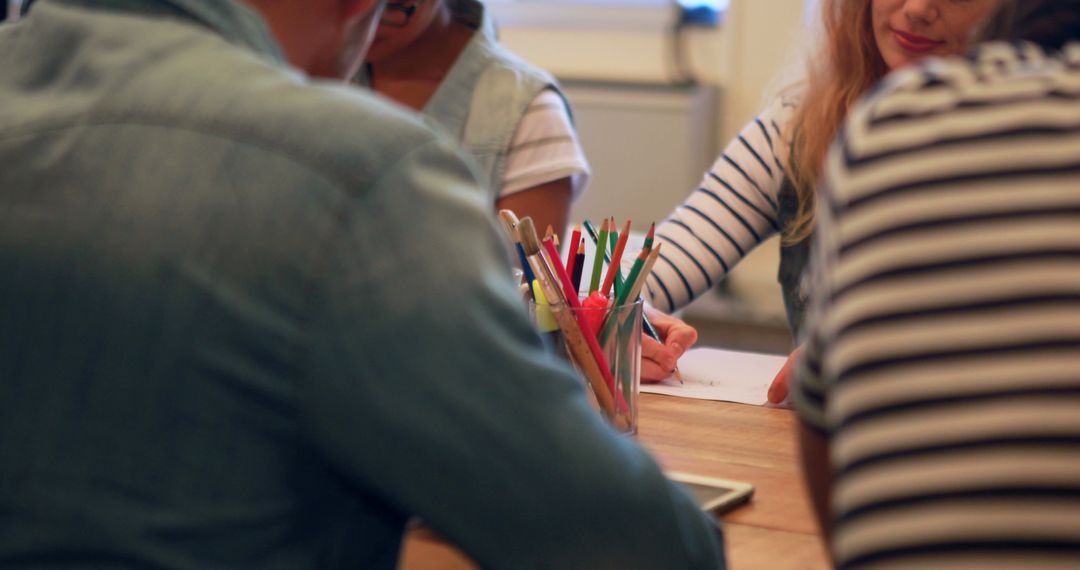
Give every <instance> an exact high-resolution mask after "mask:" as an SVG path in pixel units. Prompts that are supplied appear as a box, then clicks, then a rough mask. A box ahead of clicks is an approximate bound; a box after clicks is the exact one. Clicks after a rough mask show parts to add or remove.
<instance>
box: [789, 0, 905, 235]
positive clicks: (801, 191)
mask: <svg viewBox="0 0 1080 570" xmlns="http://www.w3.org/2000/svg"><path fill="white" fill-rule="evenodd" d="M871 4H872V3H871V2H870V0H821V16H822V20H823V30H822V31H823V36H822V38H821V46H820V47H819V48H818V49H817V50H816V53H815V54H814V55H813V56H811V59H810V61H809V64H808V70H807V79H806V84H805V85H806V87H805V90H804V91H803V95H802V101H801V103H800V104H799V108H798V110H797V111H796V112H795V116H794V118H793V119H792V122H791V124H792V125H793V126H794V127H793V128H794V130H793V132H792V137H791V150H790V152H789V154H788V157H787V162H788V164H787V166H788V173H789V175H790V176H791V181H792V183H793V184H794V186H795V194H796V197H797V200H798V204H799V209H798V212H797V213H796V215H795V218H794V220H792V222H791V223H790V224H789V225H788V227H786V228H784V237H783V239H784V243H785V244H789V245H790V244H795V243H798V242H800V241H802V240H804V239H806V238H807V237H809V235H810V233H811V232H813V230H814V219H815V212H814V210H815V208H814V207H815V202H816V188H817V185H818V183H819V181H820V179H821V174H822V170H823V169H824V165H825V155H826V154H827V153H828V151H829V146H830V145H831V144H832V141H833V138H834V137H835V136H836V133H837V131H838V130H839V129H840V125H841V123H843V121H844V118H845V117H846V116H847V114H848V110H849V109H851V107H852V106H853V105H854V104H855V102H856V101H857V100H858V99H859V97H861V96H862V95H863V94H864V93H866V92H867V90H869V89H870V88H871V87H872V86H873V85H874V84H875V83H877V82H878V81H879V80H880V79H881V78H882V77H884V76H885V74H886V73H887V72H888V67H887V66H886V65H885V60H884V59H883V58H882V56H881V52H880V51H879V50H878V47H877V42H876V41H875V40H874V29H873V22H872V16H871Z"/></svg>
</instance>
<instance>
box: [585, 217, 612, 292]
mask: <svg viewBox="0 0 1080 570" xmlns="http://www.w3.org/2000/svg"><path fill="white" fill-rule="evenodd" d="M607 234H608V221H607V219H604V221H603V222H602V223H601V224H600V237H599V239H597V240H596V255H595V256H594V257H593V266H592V280H591V281H589V293H590V294H592V292H593V291H596V290H597V289H599V288H600V272H601V270H603V268H604V257H606V256H607V245H606V244H607Z"/></svg>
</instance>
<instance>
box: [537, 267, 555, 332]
mask: <svg viewBox="0 0 1080 570" xmlns="http://www.w3.org/2000/svg"><path fill="white" fill-rule="evenodd" d="M532 288H533V297H534V298H535V299H536V328H537V329H539V330H540V332H542V333H549V332H555V331H557V330H559V322H558V321H556V320H555V315H553V314H551V309H550V308H548V302H547V298H546V297H544V291H543V290H542V289H541V288H540V282H539V281H537V280H536V279H533V282H532Z"/></svg>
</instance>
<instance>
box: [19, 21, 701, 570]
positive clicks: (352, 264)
mask: <svg viewBox="0 0 1080 570" xmlns="http://www.w3.org/2000/svg"><path fill="white" fill-rule="evenodd" d="M0 69H2V70H3V72H2V73H0V164H2V167H0V567H5V568H8V567H17V568H43V567H53V568H56V567H62V568H191V569H195V568H198V569H216V568H230V569H232V568H259V569H273V568H283V569H284V568H288V569H297V568H349V569H360V568H392V567H394V565H395V561H396V557H397V553H398V549H399V546H400V540H401V534H402V529H403V526H404V523H405V521H406V519H407V518H408V517H410V516H413V515H418V516H420V517H422V518H424V519H425V520H426V521H428V523H429V524H430V525H431V526H433V527H434V528H436V529H438V530H439V531H441V532H442V533H443V534H444V535H445V536H447V537H448V539H449V540H451V541H452V542H454V543H456V544H458V545H460V546H461V547H462V548H464V549H465V551H466V552H468V553H469V554H470V555H471V556H473V557H474V558H475V559H476V560H477V561H478V562H479V563H480V564H481V565H483V566H485V567H491V568H510V567H513V568H528V567H551V568H598V567H618V568H635V567H636V568H716V567H721V566H722V565H723V561H722V552H721V544H720V540H719V536H718V534H717V533H716V530H715V528H714V526H713V525H712V523H711V522H710V521H709V520H708V519H707V518H706V517H705V516H704V515H702V514H701V513H700V512H699V511H698V510H697V508H696V507H695V505H694V504H693V502H692V501H691V499H690V498H689V497H688V496H687V495H685V494H684V493H683V492H681V491H679V490H678V489H676V488H674V487H672V486H671V485H669V484H668V483H667V482H666V481H665V480H664V479H663V476H662V474H661V472H660V470H659V468H658V466H657V465H656V463H655V462H654V461H653V460H652V459H651V458H650V457H649V456H648V455H647V454H646V453H644V452H643V451H642V450H641V448H640V447H639V446H638V445H637V444H635V443H634V442H633V441H632V440H630V439H627V438H625V437H621V436H618V435H616V434H615V433H613V432H612V431H611V430H610V429H608V428H607V426H606V425H605V424H604V423H603V422H602V420H601V419H600V418H599V416H598V415H597V414H596V413H595V412H594V411H593V410H591V409H590V408H589V406H588V404H587V401H586V399H585V397H584V394H583V391H582V388H581V386H580V384H579V383H578V381H577V380H576V379H575V378H574V376H573V375H572V374H571V373H570V372H569V371H568V370H567V369H566V368H564V367H563V366H562V365H559V364H558V363H555V362H552V361H550V360H549V359H548V358H547V357H546V356H545V354H544V353H543V351H542V349H541V346H540V343H539V340H538V338H537V335H536V334H535V332H534V331H533V330H532V329H531V328H530V326H529V323H528V319H527V317H526V315H525V311H524V308H523V307H522V304H521V301H520V298H518V297H517V295H516V292H515V289H514V287H513V284H512V283H511V281H510V278H509V275H510V263H509V259H508V256H507V254H506V249H505V246H504V245H503V244H502V243H501V242H500V240H499V237H498V234H497V229H496V227H495V226H494V224H493V223H492V221H491V220H490V215H489V213H488V208H487V205H486V204H485V200H484V198H483V197H482V196H481V193H480V192H479V191H478V190H477V188H476V181H475V177H474V174H473V172H472V170H471V168H470V167H469V166H468V165H467V163H466V162H464V161H463V160H462V159H461V158H460V155H459V153H458V152H457V151H456V150H454V149H453V148H452V147H450V146H448V143H447V142H445V141H444V140H443V139H441V138H439V137H438V136H437V135H434V134H433V133H432V131H431V130H430V129H429V128H427V127H426V126H424V125H423V124H421V123H420V122H419V121H417V120H415V119H413V118H411V117H410V116H407V115H405V114H404V113H403V112H401V111H399V110H396V107H393V106H391V105H389V104H384V103H383V102H381V101H380V100H378V99H377V98H375V97H374V96H371V95H368V94H365V93H363V92H360V91H358V90H355V89H352V88H347V87H344V86H340V87H338V86H332V85H326V84H319V83H313V82H311V81H309V80H308V79H306V78H305V77H304V76H303V75H301V74H299V73H297V72H293V71H289V70H287V69H286V68H285V67H284V66H283V64H282V61H281V56H280V53H279V50H278V48H277V47H276V46H275V44H274V42H273V41H272V38H271V36H270V34H269V32H268V30H267V28H266V26H265V25H264V23H263V22H262V21H261V20H260V19H259V18H258V17H256V15H255V14H254V13H253V12H251V11H249V10H247V9H245V8H243V7H242V6H241V5H240V4H238V3H234V2H231V1H226V0H218V1H212V0H157V1H154V0H143V1H139V0H111V1H105V0H101V1H89V0H79V1H75V0H45V1H43V2H40V3H38V4H35V7H34V10H33V12H32V13H31V15H30V16H29V17H28V18H26V19H24V20H23V21H21V22H18V23H14V24H10V25H4V26H2V27H0ZM451 228H452V229H451Z"/></svg>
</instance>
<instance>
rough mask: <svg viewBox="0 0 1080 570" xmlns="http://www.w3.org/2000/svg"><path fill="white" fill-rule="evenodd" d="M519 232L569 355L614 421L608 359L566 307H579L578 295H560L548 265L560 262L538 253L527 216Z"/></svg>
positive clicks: (599, 402)
mask: <svg viewBox="0 0 1080 570" xmlns="http://www.w3.org/2000/svg"><path fill="white" fill-rule="evenodd" d="M518 233H519V234H520V236H521V242H522V246H523V247H524V248H525V253H526V255H527V257H528V259H529V263H531V264H532V265H533V270H534V273H536V275H537V281H539V283H540V287H541V289H542V290H543V292H544V296H545V297H546V298H547V302H548V306H549V308H550V309H551V313H552V314H553V315H555V319H556V321H557V322H558V323H559V328H560V329H562V331H563V334H564V335H565V337H566V344H567V348H568V349H569V350H570V354H571V356H572V357H573V358H574V361H575V362H577V364H578V366H579V367H580V369H581V371H582V373H583V374H584V375H585V379H586V380H588V382H589V385H590V386H591V387H592V391H593V394H594V395H595V396H596V401H597V403H598V404H599V405H600V408H601V409H602V410H603V411H604V413H605V414H607V416H608V417H610V418H614V417H615V395H614V393H613V391H612V389H611V388H609V386H614V385H615V379H614V378H613V377H612V376H611V369H610V368H609V367H608V364H607V359H606V358H604V353H603V352H602V351H601V350H600V345H599V343H597V342H596V337H595V336H594V335H591V334H587V333H586V332H585V331H587V330H588V329H586V328H584V327H583V326H582V324H581V322H580V321H579V315H576V314H575V311H572V310H570V309H569V308H568V306H569V307H570V308H572V307H574V306H578V307H580V306H581V303H580V301H579V300H578V298H577V296H576V295H575V296H571V297H570V298H569V299H567V298H566V297H565V295H563V293H562V290H561V289H560V288H559V286H558V285H557V283H558V281H560V280H561V277H558V278H557V277H556V276H555V273H554V271H553V268H552V267H551V266H550V265H549V263H548V262H549V261H551V262H553V263H552V265H556V269H560V268H562V263H561V262H560V261H559V258H558V256H556V257H555V259H554V260H545V259H544V255H543V253H541V246H540V240H539V238H538V236H537V235H536V227H535V226H534V225H533V223H532V219H530V218H528V217H525V218H522V219H521V221H520V222H519V224H518ZM565 275H566V271H565V269H563V272H562V277H565ZM577 313H580V311H577Z"/></svg>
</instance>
